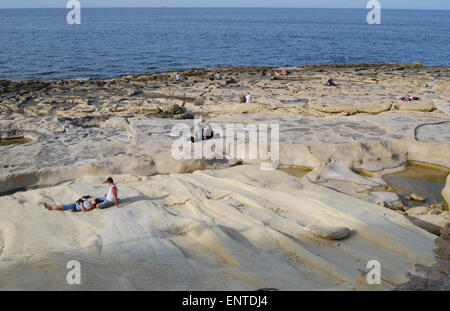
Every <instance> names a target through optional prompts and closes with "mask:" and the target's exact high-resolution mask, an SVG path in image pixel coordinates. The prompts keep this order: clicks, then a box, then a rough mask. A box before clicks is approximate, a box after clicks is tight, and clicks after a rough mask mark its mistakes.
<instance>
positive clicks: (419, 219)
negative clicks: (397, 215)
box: [408, 214, 450, 235]
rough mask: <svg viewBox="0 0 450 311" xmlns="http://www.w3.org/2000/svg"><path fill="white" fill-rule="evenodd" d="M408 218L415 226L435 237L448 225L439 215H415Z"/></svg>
mask: <svg viewBox="0 0 450 311" xmlns="http://www.w3.org/2000/svg"><path fill="white" fill-rule="evenodd" d="M408 218H409V219H410V221H411V222H412V223H414V224H415V225H417V226H419V227H421V228H422V229H425V230H427V231H428V232H430V233H433V234H435V235H439V233H440V231H441V229H442V228H444V227H445V226H446V225H448V224H449V223H450V220H449V219H446V218H444V217H441V216H440V215H429V214H427V215H416V216H414V217H408Z"/></svg>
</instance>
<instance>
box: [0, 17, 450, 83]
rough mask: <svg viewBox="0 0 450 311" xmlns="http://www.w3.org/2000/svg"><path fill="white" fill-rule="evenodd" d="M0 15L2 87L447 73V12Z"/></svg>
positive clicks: (449, 44)
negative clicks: (230, 75) (325, 67)
mask: <svg viewBox="0 0 450 311" xmlns="http://www.w3.org/2000/svg"><path fill="white" fill-rule="evenodd" d="M69 11H70V10H69V9H0V79H7V80H15V81H16V80H25V79H42V80H59V79H92V80H95V79H103V78H112V77H117V76H121V75H129V74H152V73H158V72H167V71H180V70H184V69H192V68H216V67H228V66H294V65H307V64H346V63H374V62H402V63H413V62H421V63H423V64H424V65H439V66H442V65H444V66H449V65H450V11H432V10H382V11H381V24H379V25H370V24H368V23H367V20H366V16H367V14H368V12H369V9H269V8H264V9H263V8H81V24H78V25H77V24H73V25H71V24H68V23H67V21H66V16H67V14H68V13H69Z"/></svg>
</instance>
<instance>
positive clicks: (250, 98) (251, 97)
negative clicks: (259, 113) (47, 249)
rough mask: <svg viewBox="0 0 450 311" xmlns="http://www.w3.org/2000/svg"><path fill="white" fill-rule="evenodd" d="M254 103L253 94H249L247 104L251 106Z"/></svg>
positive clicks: (246, 97)
mask: <svg viewBox="0 0 450 311" xmlns="http://www.w3.org/2000/svg"><path fill="white" fill-rule="evenodd" d="M252 101H253V96H252V94H250V92H247V96H245V103H246V104H251V103H252Z"/></svg>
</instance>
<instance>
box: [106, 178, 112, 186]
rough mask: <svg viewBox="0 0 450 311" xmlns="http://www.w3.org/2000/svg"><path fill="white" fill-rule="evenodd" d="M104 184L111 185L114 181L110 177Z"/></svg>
mask: <svg viewBox="0 0 450 311" xmlns="http://www.w3.org/2000/svg"><path fill="white" fill-rule="evenodd" d="M106 182H107V183H108V184H113V183H114V180H113V179H112V178H111V177H108V179H107V180H106Z"/></svg>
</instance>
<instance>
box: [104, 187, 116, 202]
mask: <svg viewBox="0 0 450 311" xmlns="http://www.w3.org/2000/svg"><path fill="white" fill-rule="evenodd" d="M112 188H116V189H117V186H116V185H113V186H111V187H109V190H108V194H107V195H106V200H107V201H108V202H114V195H113V193H112Z"/></svg>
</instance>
